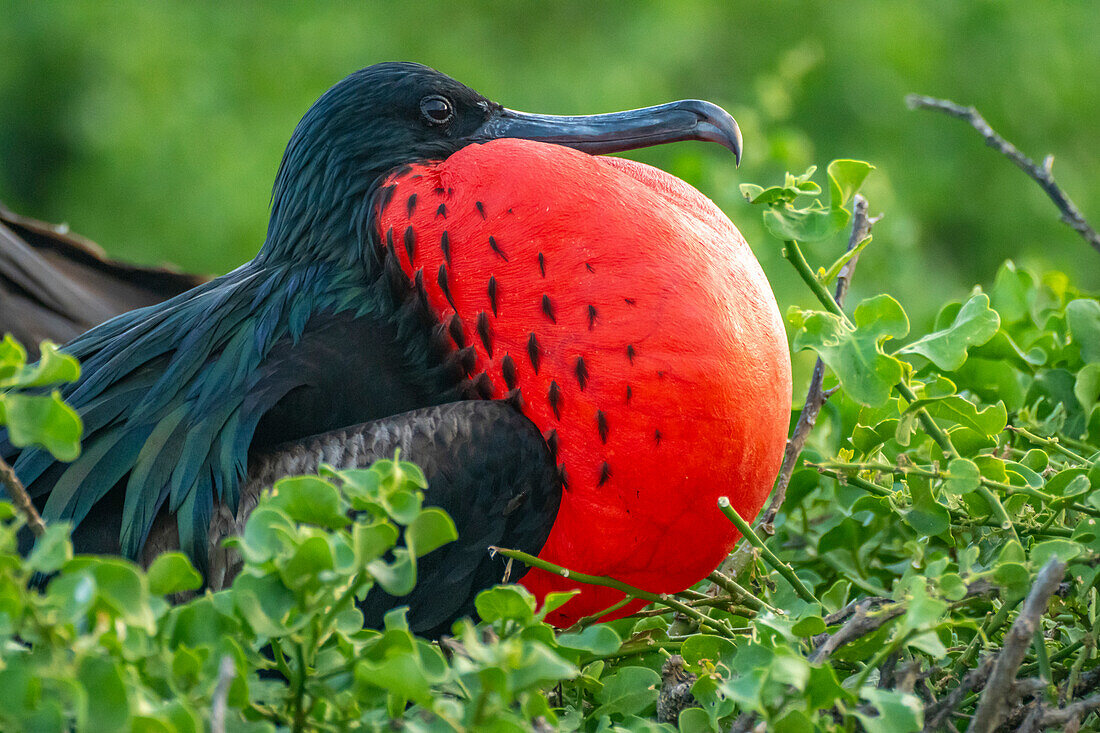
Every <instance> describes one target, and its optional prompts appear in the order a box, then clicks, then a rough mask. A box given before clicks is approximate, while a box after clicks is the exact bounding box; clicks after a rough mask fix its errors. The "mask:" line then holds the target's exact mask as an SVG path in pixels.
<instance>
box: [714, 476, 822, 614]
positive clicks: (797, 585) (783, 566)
mask: <svg viewBox="0 0 1100 733" xmlns="http://www.w3.org/2000/svg"><path fill="white" fill-rule="evenodd" d="M718 508H719V509H720V510H721V511H722V513H723V514H725V515H726V518H727V519H729V520H730V521H731V522H733V525H734V526H735V527H737V531H738V532H740V533H741V537H742V538H743V539H744V540H745V541H746V542H749V543H751V544H752V545H753V547H755V548H756V549H758V550H760V553H761V555H763V557H764V561H765V562H767V563H768V564H769V565H771V566H772V567H773V568H775V569H776V570H777V571H779V574H780V575H782V576H783V577H784V578H786V579H787V582H788V583H790V584H791V587H792V588H794V592H795V593H797V594H798V597H799V598H801V599H802V600H804V601H806V603H817V604H820V601H818V600H817V598H815V597H814V594H813V591H811V590H810V589H809V588H807V587H806V584H805V583H803V582H802V579H801V578H799V577H798V576H797V575H795V572H794V570H793V569H792V568H791V566H790V565H788V564H787V563H785V562H783V561H782V560H780V559H779V558H778V557H777V556H776V554H775V553H774V552H772V551H771V549H770V548H769V547H768V546H767V545H765V544H764V541H763V540H761V539H760V537H759V536H758V535H757V534H756V533H755V532H753V531H752V527H751V526H749V523H748V522H746V521H745V519H744V518H743V517H742V516H741V515H740V514H738V513H737V510H736V509H734V508H733V507H732V506H731V505H730V500H729V497H728V496H719V497H718Z"/></svg>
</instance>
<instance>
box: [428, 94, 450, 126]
mask: <svg viewBox="0 0 1100 733" xmlns="http://www.w3.org/2000/svg"><path fill="white" fill-rule="evenodd" d="M420 113H421V114H422V115H424V118H425V119H427V120H428V122H431V123H432V124H433V125H442V124H444V123H446V122H450V120H451V118H452V117H454V115H455V111H454V108H453V107H451V101H450V100H449V99H447V98H446V97H441V96H439V95H438V94H433V95H431V96H430V97H424V98H423V99H421V100H420Z"/></svg>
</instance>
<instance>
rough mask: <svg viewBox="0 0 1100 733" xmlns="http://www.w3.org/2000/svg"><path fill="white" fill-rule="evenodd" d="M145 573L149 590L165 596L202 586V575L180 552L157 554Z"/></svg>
mask: <svg viewBox="0 0 1100 733" xmlns="http://www.w3.org/2000/svg"><path fill="white" fill-rule="evenodd" d="M146 575H147V577H148V578H149V592H150V593H152V594H153V595H158V596H166V595H168V594H170V593H182V592H184V591H189V590H198V589H199V588H201V587H202V576H201V575H199V571H198V570H195V566H194V565H192V564H191V560H190V558H188V557H187V555H184V554H183V553H182V552H165V553H163V554H161V555H159V556H157V559H156V560H153V564H152V565H150V566H149V570H148V572H147V573H146Z"/></svg>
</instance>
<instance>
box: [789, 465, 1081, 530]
mask: <svg viewBox="0 0 1100 733" xmlns="http://www.w3.org/2000/svg"><path fill="white" fill-rule="evenodd" d="M806 465H807V466H810V467H813V468H818V469H820V470H821V471H822V472H823V473H825V474H826V475H828V476H832V477H833V478H835V479H839V480H841V481H844V482H846V483H848V484H850V485H851V486H855V487H856V488H859V489H863V490H864V491H866V492H867V493H869V494H874V495H875V496H882V497H887V498H889V497H893V496H894V495H895V493H896V492H894V491H892V490H890V489H888V488H886V487H885V486H879V485H878V484H876V483H874V482H873V481H868V480H867V479H865V478H862V477H860V476H855V475H852V474H847V473H844V472H843V471H840V470H837V469H833V468H827V467H826V466H825V464H818V463H807V464H806ZM947 511H948V512H949V513H950V514H951V519H952V520H953V521H954V523H955V524H956V525H957V526H962V527H969V526H975V527H993V528H996V529H1003V527H1002V526H1001V525H1000V524H999V523H997V522H995V521H993V520H991V519H990V518H989V517H982V518H980V519H974V518H973V517H971V516H970V515H969V514H967V513H966V512H964V511H961V510H959V509H952V508H950V507H947ZM1052 516H1054V515H1052ZM1048 524H1049V521H1048V522H1047V523H1045V524H1044V525H1043V526H1042V527H1038V528H1036V527H1029V526H1027V525H1026V524H1021V523H1019V522H1012V529H1013V531H1015V532H1022V533H1024V534H1028V535H1036V536H1039V537H1072V536H1073V530H1070V529H1065V528H1063V527H1050V526H1048Z"/></svg>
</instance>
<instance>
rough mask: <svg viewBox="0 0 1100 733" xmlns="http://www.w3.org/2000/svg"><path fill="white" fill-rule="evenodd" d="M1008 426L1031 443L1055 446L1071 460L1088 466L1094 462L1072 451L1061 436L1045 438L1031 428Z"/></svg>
mask: <svg viewBox="0 0 1100 733" xmlns="http://www.w3.org/2000/svg"><path fill="white" fill-rule="evenodd" d="M1007 427H1008V429H1009V430H1011V431H1012V432H1014V433H1016V434H1017V435H1020V436H1022V437H1023V438H1025V439H1026V440H1027V441H1028V442H1030V443H1034V444H1035V445H1041V446H1043V447H1045V448H1053V449H1054V450H1056V451H1058V452H1059V453H1061V454H1062V455H1064V456H1066V457H1067V458H1069V459H1071V460H1074V461H1077V462H1078V463H1081V464H1083V465H1085V466H1088V465H1091V464H1092V461H1090V460H1089V459H1087V458H1085V457H1084V456H1082V455H1080V454H1078V453H1075V452H1073V451H1071V450H1070V449H1069V448H1067V447H1065V446H1064V445H1062V441H1061V440H1060V439H1059V438H1044V437H1042V436H1040V435H1036V434H1035V433H1033V432H1031V431H1030V430H1028V429H1026V428H1019V427H1016V426H1014V425H1009V426H1007Z"/></svg>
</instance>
